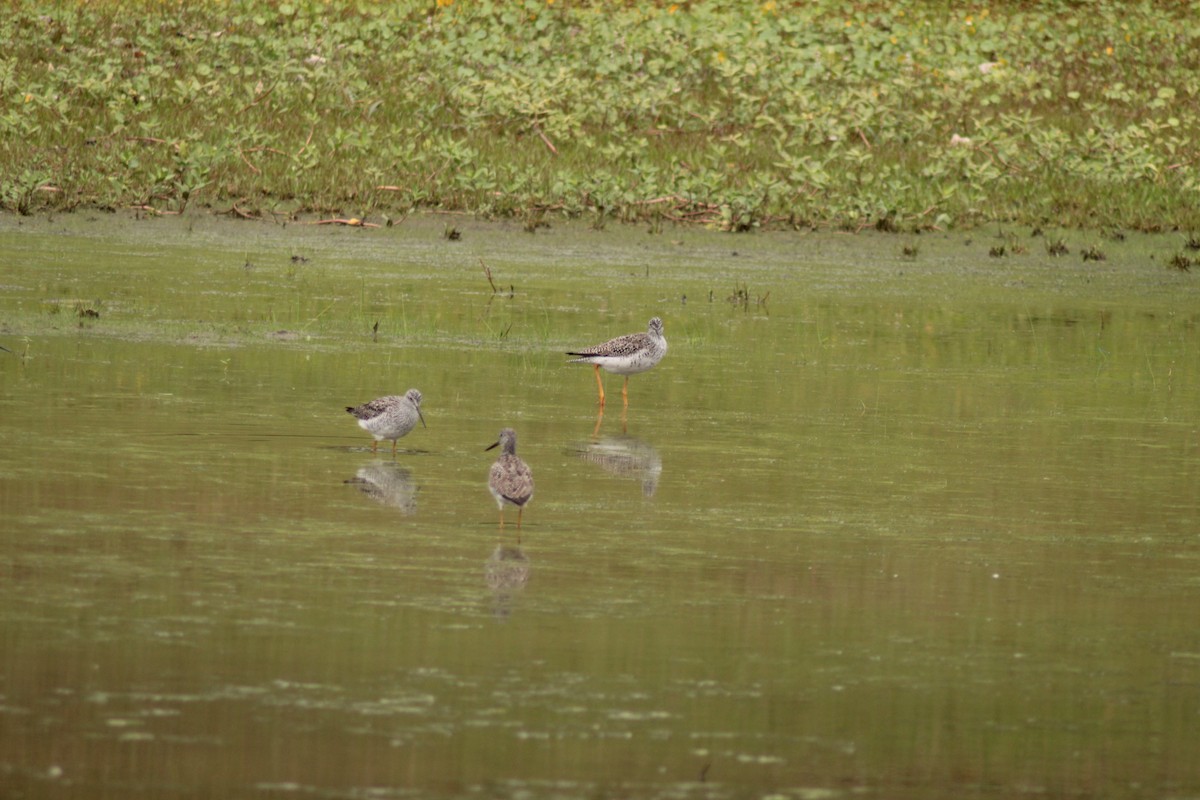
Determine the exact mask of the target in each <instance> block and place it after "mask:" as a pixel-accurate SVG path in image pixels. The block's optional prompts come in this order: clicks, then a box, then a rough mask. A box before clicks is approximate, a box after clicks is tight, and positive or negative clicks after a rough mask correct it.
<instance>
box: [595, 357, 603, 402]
mask: <svg viewBox="0 0 1200 800" xmlns="http://www.w3.org/2000/svg"><path fill="white" fill-rule="evenodd" d="M593 366H595V368H596V388H597V389H599V390H600V407H601V408H603V407H604V381H602V380H600V365H599V364H594V365H593Z"/></svg>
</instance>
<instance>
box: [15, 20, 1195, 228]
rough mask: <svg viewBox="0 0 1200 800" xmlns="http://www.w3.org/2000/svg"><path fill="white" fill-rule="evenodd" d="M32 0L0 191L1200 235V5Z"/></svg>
mask: <svg viewBox="0 0 1200 800" xmlns="http://www.w3.org/2000/svg"><path fill="white" fill-rule="evenodd" d="M444 2H445V0H436V2H426V3H411V2H401V3H389V4H383V3H380V4H374V3H358V4H353V3H330V4H325V3H321V2H310V0H297V1H296V2H258V1H257V0H255V1H252V2H239V3H215V2H211V3H200V4H191V3H145V2H136V3H103V2H102V3H93V4H88V5H82V4H77V3H35V2H20V1H19V0H18V1H17V2H9V3H6V4H5V9H4V13H3V14H0V41H3V42H5V43H6V46H5V47H4V48H3V52H0V87H2V92H0V207H3V208H4V209H6V210H10V211H16V212H20V213H32V212H37V211H41V210H50V209H74V208H79V207H112V208H120V207H134V206H145V207H147V208H149V209H152V210H154V211H161V212H171V211H179V210H181V209H183V208H185V207H187V206H189V205H190V206H193V207H194V206H197V205H199V206H203V207H208V208H211V209H214V210H216V211H221V212H229V213H234V214H241V215H246V216H255V217H256V216H264V217H270V216H272V215H281V216H287V215H295V214H298V213H306V214H307V213H317V214H321V215H329V216H343V217H351V216H353V217H360V218H369V219H375V220H376V221H380V220H383V219H385V218H393V219H394V218H398V217H400V216H402V215H404V214H406V213H408V212H410V211H413V210H418V209H431V208H436V209H444V210H458V211H466V212H473V213H478V214H483V215H489V216H499V217H510V218H518V219H522V220H524V221H525V223H526V224H527V225H528V226H529V227H530V228H534V227H536V226H537V225H539V224H541V223H543V222H546V221H551V220H553V219H554V218H555V217H556V216H560V215H568V216H582V217H585V218H590V219H592V220H594V222H595V224H597V225H602V224H605V223H606V222H607V221H608V220H618V221H640V222H649V223H650V224H651V225H657V224H661V223H664V222H674V221H686V222H695V223H705V224H711V225H715V226H720V227H723V228H726V229H729V230H747V229H752V228H755V227H758V226H764V225H769V226H774V227H780V226H788V225H794V226H810V225H811V226H821V227H825V226H832V227H849V228H856V227H861V226H867V225H875V226H879V227H881V228H887V229H891V228H895V229H899V230H913V229H923V228H928V227H934V226H936V227H943V228H945V227H952V226H959V227H966V226H970V225H973V224H978V223H980V222H984V221H994V220H1002V221H1012V222H1016V223H1022V224H1030V225H1045V224H1052V225H1063V226H1069V227H1090V228H1104V227H1114V228H1131V229H1139V230H1163V229H1172V228H1181V229H1186V230H1191V229H1200V202H1198V201H1200V176H1198V172H1197V170H1198V169H1200V165H1198V163H1197V160H1198V157H1200V151H1198V147H1200V102H1198V98H1200V3H1161V4H1157V5H1155V4H1148V3H1124V2H1097V3H1088V4H1075V3H1066V2H1048V3H1041V4H1035V3H1015V4H1003V5H999V6H996V7H994V6H989V5H978V6H974V5H972V6H959V5H958V4H951V3H904V4H884V3H879V4H871V3H843V2H833V1H832V0H828V1H826V2H815V3H803V4H795V5H793V4H790V3H783V2H766V3H758V4H743V3H704V2H698V3H682V4H679V5H666V4H662V3H659V4H651V3H644V4H643V3H637V4H633V3H626V4H606V3H598V2H597V3H578V2H577V3H569V2H562V0H560V1H559V2H551V3H547V2H545V1H544V0H543V1H542V2H534V1H533V0H527V1H526V2H495V3H490V2H479V3H471V2H463V1H462V0H456V1H455V2H452V3H449V4H447V5H442V3H444Z"/></svg>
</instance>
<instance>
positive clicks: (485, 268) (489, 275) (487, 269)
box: [479, 258, 500, 294]
mask: <svg viewBox="0 0 1200 800" xmlns="http://www.w3.org/2000/svg"><path fill="white" fill-rule="evenodd" d="M479 266H481V267H483V274H484V275H486V276H487V279H488V283H490V284H491V285H492V294H500V290H499V289H497V288H496V282H495V281H494V280H492V268H491V267H489V266H488V265H487V264H485V263H483V259H482V258H481V259H479Z"/></svg>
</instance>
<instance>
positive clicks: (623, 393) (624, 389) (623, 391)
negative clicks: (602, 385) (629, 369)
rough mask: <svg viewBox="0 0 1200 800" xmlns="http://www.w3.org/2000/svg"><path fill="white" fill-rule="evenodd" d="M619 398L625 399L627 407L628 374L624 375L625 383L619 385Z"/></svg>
mask: <svg viewBox="0 0 1200 800" xmlns="http://www.w3.org/2000/svg"><path fill="white" fill-rule="evenodd" d="M621 399H622V400H624V401H625V407H626V408H629V376H628V375H626V376H625V385H624V386H622V387H621Z"/></svg>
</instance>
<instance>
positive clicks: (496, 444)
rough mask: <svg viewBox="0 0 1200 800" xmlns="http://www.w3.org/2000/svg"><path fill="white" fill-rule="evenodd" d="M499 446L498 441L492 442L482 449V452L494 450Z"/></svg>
mask: <svg viewBox="0 0 1200 800" xmlns="http://www.w3.org/2000/svg"><path fill="white" fill-rule="evenodd" d="M499 446H500V441H499V440H497V441H494V442H492V443H491V444H489V445H488V446H487V447H485V448H483V452H485V453H486V452H487V451H488V450H495V449H496V448H497V447H499Z"/></svg>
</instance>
